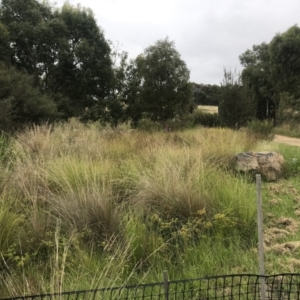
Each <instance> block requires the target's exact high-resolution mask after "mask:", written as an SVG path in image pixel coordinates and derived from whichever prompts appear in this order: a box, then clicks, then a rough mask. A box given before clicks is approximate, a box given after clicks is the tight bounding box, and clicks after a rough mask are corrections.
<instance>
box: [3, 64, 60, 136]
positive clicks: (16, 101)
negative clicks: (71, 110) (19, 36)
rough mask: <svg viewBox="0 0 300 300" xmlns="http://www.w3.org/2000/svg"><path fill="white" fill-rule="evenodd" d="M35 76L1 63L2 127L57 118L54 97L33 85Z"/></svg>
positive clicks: (7, 128)
mask: <svg viewBox="0 0 300 300" xmlns="http://www.w3.org/2000/svg"><path fill="white" fill-rule="evenodd" d="M33 81H34V78H33V77H32V76H29V75H27V74H25V73H21V72H18V71H17V70H15V69H14V68H8V67H5V66H4V65H3V64H0V105H1V111H0V129H2V130H5V131H6V130H11V129H12V128H13V127H18V126H20V125H22V124H28V123H31V122H34V123H39V122H41V121H47V120H51V119H53V118H55V116H56V115H57V111H56V104H55V103H54V101H53V99H52V98H50V97H49V96H47V95H46V94H43V93H41V92H40V90H39V89H38V88H35V87H33Z"/></svg>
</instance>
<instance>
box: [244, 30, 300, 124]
mask: <svg viewBox="0 0 300 300" xmlns="http://www.w3.org/2000/svg"><path fill="white" fill-rule="evenodd" d="M299 49H300V28H299V27H298V26H297V25H295V26H292V27H291V28H289V29H288V30H287V31H286V32H284V33H282V34H277V35H276V36H275V37H274V38H273V39H272V41H271V42H270V43H269V44H267V43H262V44H261V45H254V46H253V48H252V50H247V51H246V52H244V53H243V54H242V55H241V56H240V61H241V63H242V65H243V66H244V67H245V68H244V70H243V72H242V81H243V85H244V86H247V87H248V88H249V89H250V91H251V92H252V94H253V98H254V102H255V104H256V108H255V109H256V118H258V119H260V120H262V119H266V118H269V119H270V118H272V119H274V120H275V121H276V123H277V121H278V122H280V119H281V118H282V105H281V104H280V102H281V100H283V101H285V102H286V101H287V100H284V99H283V98H284V97H285V96H284V97H283V96H281V94H282V93H289V95H290V96H291V97H295V99H299V97H300V92H299V82H300V60H299V57H300V50H299ZM280 105H281V108H280ZM284 105H286V103H285V104H284ZM278 109H279V110H281V111H279V119H278V120H277V112H278Z"/></svg>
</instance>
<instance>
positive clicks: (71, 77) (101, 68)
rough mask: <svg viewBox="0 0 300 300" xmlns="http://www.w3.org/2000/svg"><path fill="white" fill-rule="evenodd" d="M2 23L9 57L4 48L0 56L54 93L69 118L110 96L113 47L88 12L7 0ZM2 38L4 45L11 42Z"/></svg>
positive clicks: (1, 7)
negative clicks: (7, 33) (111, 47)
mask: <svg viewBox="0 0 300 300" xmlns="http://www.w3.org/2000/svg"><path fill="white" fill-rule="evenodd" d="M0 22H2V24H3V25H4V26H5V28H4V27H3V26H2V25H1V27H0V31H1V32H4V33H5V30H6V29H7V31H8V32H9V35H8V36H9V45H10V49H9V60H8V61H7V53H6V52H5V53H1V54H0V60H2V61H6V62H7V63H8V64H11V65H13V66H15V67H16V68H17V69H20V70H26V71H27V73H29V74H31V75H33V76H34V84H35V85H36V86H39V87H40V88H41V90H43V91H47V92H48V93H51V94H53V95H54V99H55V100H56V101H57V106H58V110H59V111H60V112H61V113H62V115H64V116H65V117H72V116H82V115H83V114H84V112H85V109H86V107H88V108H90V109H91V108H93V109H94V108H95V107H98V106H99V105H101V104H102V103H101V102H102V101H103V99H104V98H105V97H107V96H108V95H109V94H110V92H111V88H112V84H113V71H112V66H111V58H110V47H109V44H108V43H107V41H106V40H105V38H104V34H103V32H102V30H101V29H100V28H99V27H98V26H97V23H96V20H95V18H94V16H93V13H92V12H91V11H90V10H88V9H84V8H81V7H79V6H78V7H77V8H75V7H73V6H71V5H70V4H65V5H64V6H63V7H62V9H61V10H54V9H53V8H51V7H50V6H49V5H48V4H46V3H45V2H43V3H40V2H38V1H36V0H28V1H16V0H4V1H2V3H1V5H0ZM3 37H4V38H1V40H0V47H2V45H4V46H5V45H6V44H7V41H6V40H7V38H6V35H3ZM4 46H3V47H4ZM5 49H6V48H5Z"/></svg>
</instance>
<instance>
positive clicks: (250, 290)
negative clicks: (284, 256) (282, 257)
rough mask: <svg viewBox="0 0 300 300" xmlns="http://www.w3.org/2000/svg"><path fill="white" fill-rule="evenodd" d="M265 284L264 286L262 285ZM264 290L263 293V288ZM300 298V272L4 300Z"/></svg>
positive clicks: (240, 275)
mask: <svg viewBox="0 0 300 300" xmlns="http://www.w3.org/2000/svg"><path fill="white" fill-rule="evenodd" d="M262 285H264V287H265V289H262ZM263 290H265V294H264V295H262V291H263ZM25 299H26V300H114V299H118V300H125V299H128V300H129V299H133V300H135V299H136V300H137V299H140V300H142V299H145V300H152V299H153V300H156V299H163V300H186V299H190V300H193V299H195V300H196V299H198V300H212V299H228V300H229V299H230V300H238V299H243V300H244V299H245V300H246V299H251V300H255V299H262V300H264V299H266V300H271V299H276V300H279V299H280V300H281V299H291V300H294V299H300V274H278V275H271V276H259V275H253V274H238V275H225V276H212V277H205V278H198V279H187V280H177V281H169V280H166V278H165V281H164V282H160V283H150V284H142V285H132V286H123V287H111V288H102V289H93V290H83V291H72V292H63V293H54V294H43V295H31V296H18V297H12V298H5V299H3V298H2V299H1V300H25Z"/></svg>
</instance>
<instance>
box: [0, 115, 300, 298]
mask: <svg viewBox="0 0 300 300" xmlns="http://www.w3.org/2000/svg"><path fill="white" fill-rule="evenodd" d="M256 150H272V151H278V152H280V153H281V154H282V155H283V156H284V157H285V159H286V166H285V172H284V178H283V179H281V180H279V181H278V182H275V183H267V182H264V183H263V206H264V207H263V209H264V211H263V214H264V234H265V258H266V273H267V274H274V273H282V272H298V271H299V269H300V260H299V254H300V242H299V240H300V232H299V216H300V182H299V179H298V176H299V173H300V148H299V147H293V146H288V145H282V144H279V143H276V142H274V141H271V142H270V141H263V140H259V139H257V138H256V137H254V136H252V135H251V134H249V132H247V131H246V130H230V129H221V128H220V129H216V128H211V129H207V128H201V127H199V128H194V129H188V130H184V131H172V132H165V131H161V132H152V133H149V132H145V131H139V130H134V131H133V130H128V129H127V128H125V127H124V128H120V129H118V130H112V129H109V128H103V127H102V126H101V125H99V124H97V123H92V124H85V125H84V124H81V123H79V122H77V121H76V120H70V121H69V122H68V123H63V124H56V125H41V126H36V127H34V128H31V129H27V130H25V131H24V132H21V133H19V134H17V135H16V136H15V137H14V138H11V139H7V138H5V137H4V136H2V137H1V138H0V170H1V172H0V282H1V284H0V295H1V297H12V296H19V295H25V294H40V293H45V292H60V291H63V290H64V291H67V290H80V289H91V288H98V287H109V286H118V285H122V284H135V283H146V282H147V283H148V282H157V281H161V279H162V272H163V270H168V273H169V277H170V279H174V280H175V279H183V278H196V277H203V276H208V275H222V274H232V273H258V272H259V267H258V254H257V233H256V232H257V231H256V189H255V183H254V181H253V180H252V179H251V178H249V177H247V176H243V175H237V174H234V173H233V172H232V171H231V169H230V160H231V158H232V156H233V155H234V154H236V153H239V152H242V151H256Z"/></svg>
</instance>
